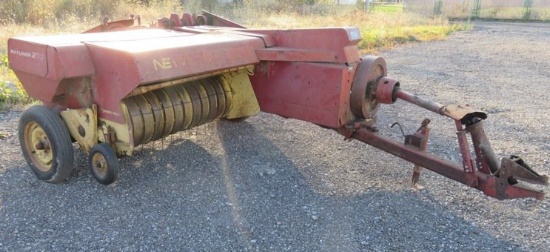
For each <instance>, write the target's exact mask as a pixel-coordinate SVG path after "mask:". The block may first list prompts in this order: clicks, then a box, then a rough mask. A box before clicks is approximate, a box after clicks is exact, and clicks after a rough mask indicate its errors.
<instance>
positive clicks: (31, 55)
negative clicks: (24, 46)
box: [10, 49, 44, 60]
mask: <svg viewBox="0 0 550 252" xmlns="http://www.w3.org/2000/svg"><path fill="white" fill-rule="evenodd" d="M10 54H15V55H17V56H21V57H25V58H31V59H38V60H43V59H44V54H43V53H37V52H26V51H20V50H16V49H10Z"/></svg>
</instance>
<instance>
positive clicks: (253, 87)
mask: <svg viewBox="0 0 550 252" xmlns="http://www.w3.org/2000/svg"><path fill="white" fill-rule="evenodd" d="M136 20H139V18H132V19H128V20H121V21H116V22H111V23H109V22H106V21H105V22H104V23H103V24H102V25H100V26H98V27H95V28H93V29H91V30H89V31H87V32H85V33H82V34H72V35H52V36H36V37H16V38H11V39H10V40H9V42H8V51H9V62H10V66H11V68H12V69H13V70H14V72H15V73H16V75H17V76H18V78H19V79H20V81H21V83H22V84H23V86H24V88H25V90H26V91H27V93H28V94H29V96H30V97H32V98H35V99H37V100H40V101H41V102H42V103H43V105H37V106H33V107H30V108H28V109H27V110H25V111H24V112H23V113H22V115H21V119H20V123H19V138H20V142H21V148H22V151H23V155H24V157H25V159H26V161H27V163H28V164H29V166H30V168H31V170H32V171H33V172H34V173H35V174H36V176H37V177H38V178H39V179H41V180H44V181H47V182H52V183H58V182H62V181H64V180H65V179H66V178H67V177H68V176H69V175H70V173H71V171H72V170H73V165H74V164H73V162H74V158H73V151H74V148H73V142H76V143H78V145H79V146H80V148H81V149H82V150H83V151H85V152H87V153H88V154H89V165H90V168H91V171H92V174H93V175H94V177H95V178H96V179H97V180H98V181H99V182H100V183H102V184H110V183H112V182H114V181H115V180H116V179H117V176H118V158H119V157H122V156H128V155H132V153H133V152H134V150H135V148H136V147H137V146H139V145H143V144H146V143H149V142H151V141H155V140H158V139H162V138H164V137H166V136H169V135H171V134H174V133H176V132H179V131H182V130H186V129H190V128H192V127H195V126H198V125H202V124H205V123H209V122H212V121H214V120H217V119H228V120H239V119H243V118H247V117H249V116H253V115H256V114H258V113H259V112H260V111H263V112H266V113H272V114H276V115H280V116H283V117H286V118H295V119H299V120H303V121H307V122H311V123H314V124H317V125H320V126H322V127H326V128H331V129H334V130H336V131H337V132H338V133H340V134H342V135H343V136H344V137H345V138H346V139H357V140H359V141H362V142H365V143H367V144H369V145H372V146H374V147H376V148H379V149H382V150H384V151H386V152H389V153H391V154H393V155H395V156H397V157H399V158H402V159H405V160H408V161H410V162H412V163H414V164H415V168H414V172H413V182H416V181H417V180H418V177H419V174H420V170H421V168H422V167H425V168H428V169H430V170H432V171H434V172H437V173H439V174H442V175H444V176H446V177H449V178H451V179H454V180H456V181H459V182H461V183H463V184H466V185H468V186H470V187H473V188H476V189H478V190H481V191H483V192H484V193H485V194H487V195H489V196H491V197H495V198H498V199H508V198H522V197H534V198H538V199H542V198H543V197H544V193H543V192H542V191H541V190H537V189H533V188H531V187H527V186H526V183H534V184H541V185H548V178H547V177H546V176H543V175H539V174H537V173H536V172H535V171H534V170H532V169H531V168H530V167H529V166H528V165H527V164H526V163H525V162H523V160H522V159H521V158H519V157H516V156H511V157H505V158H502V159H501V160H500V161H499V160H498V158H497V157H496V156H495V154H494V152H493V150H492V149H491V145H490V144H489V140H488V138H487V136H486V135H485V133H484V130H483V125H482V121H483V120H484V119H486V117H487V115H486V114H485V113H484V112H482V111H478V110H476V109H473V108H471V107H469V106H465V105H448V106H443V105H440V104H438V103H435V102H432V101H429V100H426V99H423V98H420V97H418V96H416V95H413V94H411V93H408V92H406V91H404V90H403V89H402V88H401V86H400V84H399V82H398V81H397V80H395V79H393V78H390V77H388V76H387V70H386V63H385V61H384V59H383V58H381V57H376V56H362V57H361V56H360V55H359V50H358V46H357V45H358V43H359V41H360V40H361V35H360V33H359V30H358V29H357V28H353V27H347V28H321V29H295V30H251V29H246V28H244V27H242V26H240V25H239V24H236V23H234V22H231V21H229V20H226V19H223V18H221V17H218V16H216V15H213V14H211V13H207V12H203V13H202V14H201V15H199V16H193V15H190V14H183V16H182V17H179V16H178V15H176V14H172V15H171V16H170V18H164V19H159V20H158V22H157V23H156V24H154V25H151V26H150V27H145V26H141V25H140V24H138V25H134V22H135V21H136ZM397 99H401V100H403V101H406V102H409V103H411V104H415V105H417V106H420V107H422V108H425V109H428V110H430V111H433V112H435V113H437V114H440V115H443V116H447V117H449V118H451V119H452V121H453V122H454V127H456V131H457V136H458V144H459V146H460V150H461V155H462V160H463V162H462V163H461V164H454V163H452V162H449V161H446V160H443V159H441V158H439V157H437V156H435V155H433V154H430V153H428V152H427V151H426V146H427V141H428V136H429V131H430V128H429V127H428V125H429V120H424V121H423V122H422V124H421V127H420V128H419V129H418V131H417V132H416V133H414V134H411V135H406V136H405V141H404V143H400V142H396V141H394V140H392V139H389V138H386V137H384V136H382V135H381V134H379V132H378V129H377V127H376V124H375V117H376V114H377V110H378V108H379V106H380V104H392V103H394V102H395V101H396V100H397ZM243 133H244V132H243ZM468 135H469V136H470V137H471V140H472V143H471V144H469V143H468V138H467V136H468ZM472 147H473V150H472V151H470V148H472Z"/></svg>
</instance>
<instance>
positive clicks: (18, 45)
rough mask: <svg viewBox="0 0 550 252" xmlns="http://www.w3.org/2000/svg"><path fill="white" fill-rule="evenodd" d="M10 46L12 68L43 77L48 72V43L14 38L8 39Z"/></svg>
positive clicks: (9, 53) (9, 55)
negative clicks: (43, 43)
mask: <svg viewBox="0 0 550 252" xmlns="http://www.w3.org/2000/svg"><path fill="white" fill-rule="evenodd" d="M8 48H9V50H8V58H9V61H10V67H11V68H12V69H14V70H17V71H21V72H25V73H30V74H34V75H37V76H41V77H45V76H46V75H47V74H48V65H47V63H46V61H47V58H46V49H47V45H42V44H36V43H29V42H27V41H24V40H20V39H15V38H12V39H9V40H8Z"/></svg>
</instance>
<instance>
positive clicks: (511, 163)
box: [497, 156, 548, 185]
mask: <svg viewBox="0 0 550 252" xmlns="http://www.w3.org/2000/svg"><path fill="white" fill-rule="evenodd" d="M497 175H498V177H499V178H502V179H506V180H507V181H508V183H510V184H516V183H517V179H519V180H523V181H526V182H529V183H533V184H539V185H548V177H547V176H545V175H540V174H538V173H537V172H535V171H534V170H533V169H531V167H529V165H527V164H526V163H525V162H524V161H523V159H521V158H520V157H518V156H510V158H502V160H501V165H500V169H499V170H498V173H497Z"/></svg>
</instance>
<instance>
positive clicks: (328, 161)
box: [0, 22, 550, 251]
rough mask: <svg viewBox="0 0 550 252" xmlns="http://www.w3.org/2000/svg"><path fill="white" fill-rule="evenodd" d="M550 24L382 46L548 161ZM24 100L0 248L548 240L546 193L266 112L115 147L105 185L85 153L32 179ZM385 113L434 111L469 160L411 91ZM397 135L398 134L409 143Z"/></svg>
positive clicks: (3, 120)
mask: <svg viewBox="0 0 550 252" xmlns="http://www.w3.org/2000/svg"><path fill="white" fill-rule="evenodd" d="M549 44H550V25H549V24H520V23H517V24H516V23H489V22H480V23H476V24H475V28H474V29H473V30H471V31H465V32H458V33H456V34H453V35H451V36H450V37H449V39H448V40H446V41H436V42H429V43H421V44H413V45H407V46H404V47H400V48H397V49H394V50H391V51H387V52H382V53H381V55H382V56H383V57H385V59H386V61H387V62H388V67H389V74H390V75H391V76H394V77H396V78H398V79H400V80H401V84H402V87H403V88H404V89H406V90H409V91H410V92H413V93H416V94H419V95H422V96H424V97H427V98H432V99H433V100H436V101H439V102H441V103H444V104H451V103H464V102H468V103H469V104H471V105H473V106H475V107H478V108H481V109H483V110H485V111H488V112H489V113H490V115H489V119H488V120H487V121H486V124H485V125H486V131H487V132H488V134H489V137H490V138H491V139H492V144H493V147H494V148H495V151H496V152H497V154H498V155H500V156H505V155H508V154H518V155H521V156H523V157H524V158H525V159H526V160H527V161H528V162H529V163H530V164H531V166H532V167H534V168H535V169H536V170H538V171H540V172H541V173H545V174H550V157H549V155H548V153H549V152H550V136H549V134H548V132H550V107H549V102H550V93H549V92H548V84H547V83H548V80H549V79H550V76H549V75H550V71H549V69H550V51H549V50H548V45H549ZM19 114H20V111H11V112H3V113H0V132H2V133H3V134H0V153H2V155H0V230H1V231H0V251H43V250H45V251H53V250H69V251H83V250H87V251H105V250H107V251H122V250H124V251H164V250H172V251H428V250H429V251H483V250H491V251H548V250H549V248H550V233H549V228H550V224H549V222H548V218H549V217H550V201H549V200H548V199H545V200H543V201H537V200H532V199H522V200H509V201H497V200H495V199H491V198H488V197H486V196H484V195H483V194H482V193H480V192H478V191H476V190H473V189H469V188H467V187H465V186H463V185H461V184H459V183H458V182H454V181H452V180H449V179H446V178H444V177H442V176H440V175H437V174H435V173H432V172H430V171H425V172H423V173H422V177H421V180H420V183H421V184H422V185H423V186H425V188H424V189H422V190H413V189H411V188H410V186H409V185H408V184H407V183H406V182H404V181H406V180H409V179H410V175H411V172H412V167H413V165H411V164H409V163H406V162H404V161H401V160H398V159H397V158H394V157H393V156H390V155H388V154H385V153H383V152H381V151H378V150H376V149H375V148H372V147H370V146H367V145H364V144H361V143H359V142H357V141H352V142H345V141H342V137H341V136H339V135H337V134H336V133H334V132H333V131H331V130H327V129H323V128H320V127H317V126H315V125H311V124H309V123H305V122H300V121H297V120H290V119H283V118H280V117H277V116H273V115H268V114H261V115H259V116H256V117H252V118H250V119H248V120H247V121H245V122H242V123H229V122H224V121H220V122H215V123H211V124H207V125H203V126H200V127H198V128H196V129H193V130H190V131H187V132H184V133H181V134H179V135H176V136H174V137H169V138H167V139H165V140H164V141H162V142H161V141H159V142H155V143H151V144H147V145H145V146H144V147H143V148H139V149H138V150H139V152H138V154H137V155H136V156H134V157H130V158H125V159H121V161H120V163H121V173H120V178H119V180H118V182H117V183H115V184H113V185H111V186H102V185H100V184H98V183H97V182H95V180H94V179H93V178H92V176H91V174H90V172H89V170H88V168H87V167H86V157H85V156H84V155H83V154H80V153H79V154H76V155H77V160H79V161H78V163H77V165H76V169H75V172H73V174H72V175H71V177H70V178H69V180H68V181H67V182H66V183H63V184H59V185H52V184H47V183H43V182H40V181H38V180H37V179H36V178H35V176H34V175H33V174H31V172H30V170H29V168H28V167H27V165H26V163H25V162H24V160H23V158H22V155H21V154H20V150H19V143H18V140H17V135H16V134H17V133H16V125H17V120H18V117H19ZM379 115H380V116H379V126H380V128H381V129H382V132H384V134H386V135H389V136H391V137H394V138H396V139H399V134H397V132H396V131H397V130H396V129H389V128H388V127H387V126H388V125H389V124H391V123H393V122H396V121H398V122H400V123H401V124H402V125H403V126H404V128H405V130H407V131H408V132H411V131H413V130H415V129H416V128H417V127H418V125H419V123H420V122H421V121H422V119H423V118H425V117H430V118H431V119H432V124H431V126H432V138H431V139H430V141H431V142H430V146H429V149H430V151H432V152H434V153H436V154H438V155H440V156H442V157H445V158H447V159H450V160H453V161H455V162H459V160H460V159H459V158H460V157H459V152H458V148H457V144H456V140H455V135H454V131H453V129H454V124H453V123H452V122H451V121H450V120H447V119H445V118H441V117H439V116H437V115H435V114H432V113H430V112H427V111H423V110H421V109H416V108H413V107H410V106H407V105H406V104H404V103H402V102H398V103H396V104H395V105H394V106H386V107H383V108H382V109H381V111H380V113H379ZM400 141H401V140H400Z"/></svg>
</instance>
